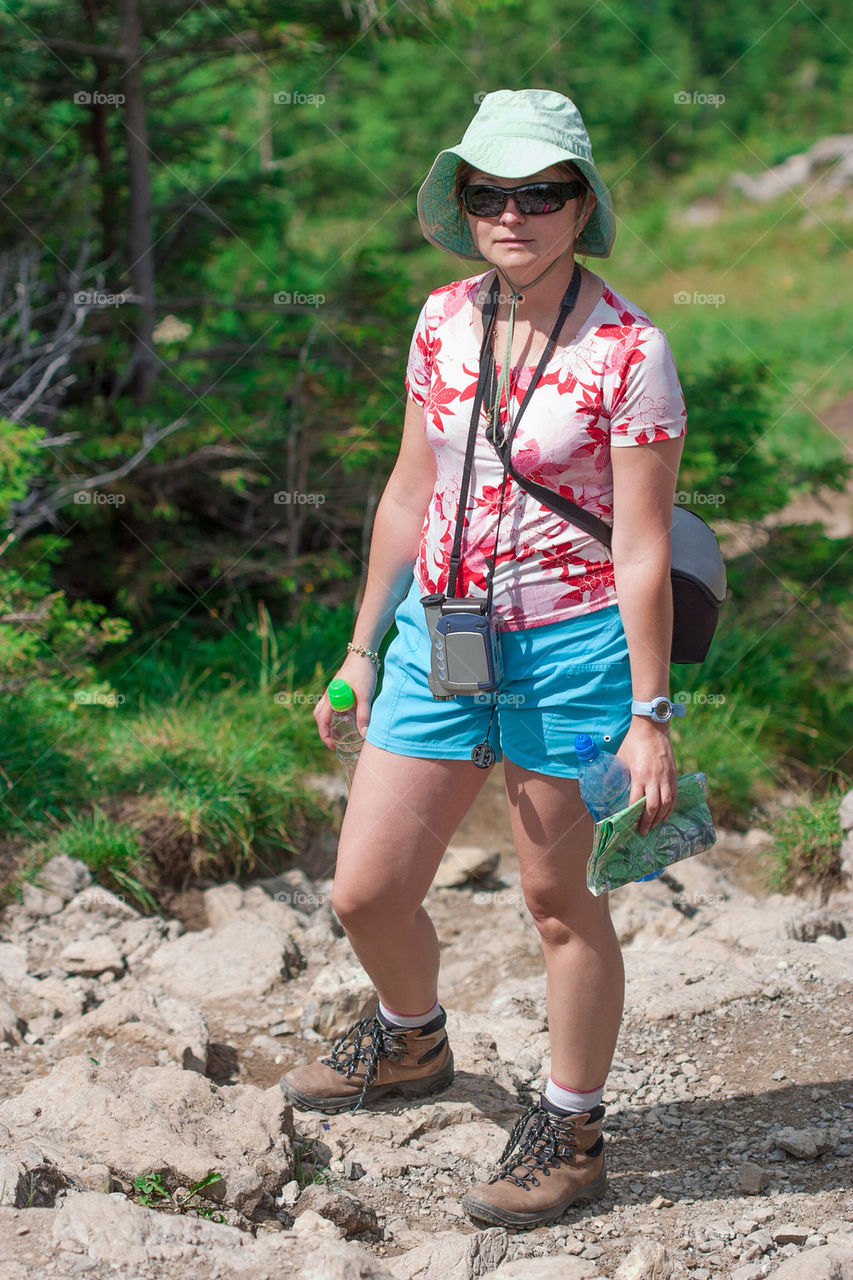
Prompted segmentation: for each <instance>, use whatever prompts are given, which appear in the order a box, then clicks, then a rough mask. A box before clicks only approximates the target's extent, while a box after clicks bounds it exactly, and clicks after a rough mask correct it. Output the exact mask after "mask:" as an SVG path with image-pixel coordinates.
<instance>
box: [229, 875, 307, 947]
mask: <svg viewBox="0 0 853 1280" xmlns="http://www.w3.org/2000/svg"><path fill="white" fill-rule="evenodd" d="M287 896H289V895H286V894H284V893H278V894H275V895H273V896H271V895H270V894H269V893H266V892H265V891H264V889H263V888H261V886H260V885H250V886H249V887H248V888H246V889H241V887H240V885H238V884H235V883H234V882H233V881H228V882H227V883H226V884H218V885H214V887H213V888H212V889H205V891H204V909H205V913H206V915H207V922H208V924H209V925H210V927H211V928H212V929H221V928H222V926H223V925H224V924H227V923H228V921H229V920H232V919H234V917H235V916H239V917H240V919H242V920H266V922H267V923H268V924H271V925H273V926H274V927H275V928H278V929H281V930H282V932H283V933H285V934H287V933H293V932H298V931H299V930H300V929H301V928H302V927H303V925H304V924H305V916H304V915H303V914H302V913H301V912H299V911H297V910H296V909H295V907H293V906H291V904H290V903H289V902H287V901H285V898H286V897H287Z"/></svg>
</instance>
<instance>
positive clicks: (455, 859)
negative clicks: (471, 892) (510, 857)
mask: <svg viewBox="0 0 853 1280" xmlns="http://www.w3.org/2000/svg"><path fill="white" fill-rule="evenodd" d="M500 860H501V855H500V853H498V852H497V850H490V849H481V848H480V847H479V846H478V845H461V844H457V845H450V846H449V847H448V849H447V852H446V853H445V855H444V857H443V858H442V860H441V865H440V866H439V868H438V871H437V872H436V876H435V879H434V880H433V882H432V883H433V887H434V888H436V889H450V888H455V887H457V886H459V885H463V884H470V883H471V881H476V880H485V879H486V878H487V877H488V876H491V875H494V873H495V871H497V869H498V865H499V863H500Z"/></svg>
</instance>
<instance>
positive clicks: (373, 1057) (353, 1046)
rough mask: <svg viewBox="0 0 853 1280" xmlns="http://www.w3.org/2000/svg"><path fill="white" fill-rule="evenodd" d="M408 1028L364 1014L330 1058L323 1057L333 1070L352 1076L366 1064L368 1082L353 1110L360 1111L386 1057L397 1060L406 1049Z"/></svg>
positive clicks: (334, 1049) (347, 1076)
mask: <svg viewBox="0 0 853 1280" xmlns="http://www.w3.org/2000/svg"><path fill="white" fill-rule="evenodd" d="M406 1034H407V1033H406V1028H405V1027H401V1028H400V1029H399V1030H396V1029H395V1030H393V1031H390V1030H389V1029H388V1027H384V1026H383V1025H382V1023H381V1022H380V1021H379V1019H378V1018H377V1017H376V1015H375V1014H373V1015H371V1016H370V1017H367V1018H362V1019H361V1020H360V1021H359V1022H356V1023H355V1024H354V1025H353V1026H352V1027H350V1029H349V1031H346V1032H345V1033H344V1034H343V1035H342V1036H341V1037H340V1038H339V1039H337V1040H336V1041H335V1042H334V1044H333V1045H332V1048H331V1052H330V1054H329V1057H328V1058H321V1059H320V1061H321V1062H323V1063H325V1064H326V1066H329V1067H332V1068H333V1070H335V1071H339V1072H340V1073H341V1074H342V1075H344V1076H345V1077H346V1078H347V1080H349V1079H350V1078H351V1077H352V1076H353V1075H354V1074H355V1072H356V1070H357V1069H358V1066H359V1063H363V1064H364V1083H363V1085H362V1086H361V1093H360V1094H359V1096H358V1102H357V1103H356V1105H355V1107H353V1111H357V1110H358V1108H359V1107H360V1106H361V1104H362V1102H363V1101H364V1095H365V1094H366V1093H367V1090H368V1089H369V1088H370V1086H371V1085H372V1084H373V1081H374V1080H375V1079H376V1069H377V1067H378V1066H379V1062H380V1060H381V1059H382V1058H390V1059H392V1060H393V1061H397V1060H399V1059H400V1058H402V1057H403V1056H404V1054H405V1051H406Z"/></svg>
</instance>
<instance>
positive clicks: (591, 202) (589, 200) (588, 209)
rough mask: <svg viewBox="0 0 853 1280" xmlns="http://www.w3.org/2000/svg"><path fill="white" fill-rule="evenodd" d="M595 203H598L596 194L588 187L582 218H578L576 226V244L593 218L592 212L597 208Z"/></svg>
mask: <svg viewBox="0 0 853 1280" xmlns="http://www.w3.org/2000/svg"><path fill="white" fill-rule="evenodd" d="M595 201H596V196H595V192H594V191H593V189H592V187H587V189H586V194H585V195H584V198H583V206H582V208H581V214H580V217H579V218H578V221H577V223H576V224H575V243H577V241H578V239H579V238H580V234H581V232H582V231H583V229H584V227H585V226H586V224H587V223H588V222H589V220H590V218H591V217H592V211H593V209H594V208H595Z"/></svg>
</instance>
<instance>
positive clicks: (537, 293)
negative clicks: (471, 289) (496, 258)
mask: <svg viewBox="0 0 853 1280" xmlns="http://www.w3.org/2000/svg"><path fill="white" fill-rule="evenodd" d="M496 270H497V272H498V280H499V282H500V290H501V294H502V295H508V294H509V292H510V290H511V289H512V288H513V287H514V288H515V289H517V291H518V292H519V293H520V294H521V295H522V297H521V300H520V301H519V302H517V303H516V309H515V318H516V321H521V322H523V323H527V324H530V325H533V326H539V325H541V324H545V323H547V324H549V325H551V324H553V323H554V320H555V319H556V317H557V313H558V311H559V310H560V303H561V302H562V301H563V297H564V295H565V292H566V290H567V289H568V287H569V282H570V281H571V278H572V275H573V274H574V270H575V260H574V256H573V255H572V254H570V253H567V254H564V255H563V257H562V258H557V259H556V260H555V262H554V263H553V264H552V269H551V270H549V271H547V274H546V275H544V276H543V277H542V279H541V280H537V277H538V276H539V275H540V274H541V272H542V268H540V269H539V270H538V271H537V269H536V267H535V266H533V267H526V268H523V269H521V270H511V271H510V272H509V275H507V274H506V273H505V272H504V271H503V270H502V269H500V268H496ZM581 271H582V276H581V284H583V274H584V273H583V268H581ZM529 281H536V283H535V284H529V283H528V282H529ZM525 286H526V287H525ZM509 308H510V299H509V297H508V296H506V297H505V298H503V297H502V298H501V300H500V301H499V303H498V318H501V317H506V316H508V315H509ZM548 317H550V319H548Z"/></svg>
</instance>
